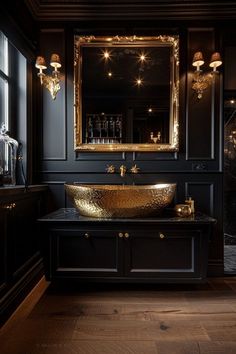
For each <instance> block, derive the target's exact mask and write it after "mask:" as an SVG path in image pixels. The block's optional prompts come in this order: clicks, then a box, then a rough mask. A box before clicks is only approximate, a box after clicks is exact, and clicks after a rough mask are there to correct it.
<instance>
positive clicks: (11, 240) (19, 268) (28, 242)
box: [7, 195, 40, 281]
mask: <svg viewBox="0 0 236 354" xmlns="http://www.w3.org/2000/svg"><path fill="white" fill-rule="evenodd" d="M39 207H40V199H39V197H38V196H36V195H30V196H29V197H27V198H26V197H25V198H22V199H19V198H18V199H17V198H16V199H15V200H14V208H13V209H12V211H11V212H9V213H8V221H7V238H8V269H9V273H10V274H11V277H12V278H13V280H14V281H16V280H18V279H19V278H20V277H21V276H22V275H23V274H25V272H26V271H27V270H28V269H29V268H30V267H31V266H32V265H33V264H34V263H35V261H36V259H38V258H40V254H39V249H40V248H39V241H38V235H37V232H36V219H37V218H38V217H39Z"/></svg>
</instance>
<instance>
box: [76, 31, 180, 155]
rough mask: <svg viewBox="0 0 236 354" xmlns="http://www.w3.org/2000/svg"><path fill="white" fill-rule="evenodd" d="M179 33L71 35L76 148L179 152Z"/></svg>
mask: <svg viewBox="0 0 236 354" xmlns="http://www.w3.org/2000/svg"><path fill="white" fill-rule="evenodd" d="M178 64H179V41H178V37H177V36H172V37H170V36H158V37H136V36H132V37H118V36H116V37H113V38H110V37H109V38H108V37H93V36H90V37H80V36H75V72H74V74H75V149H76V150H86V151H87V150H88V151H89V150H91V151H177V150H178V94H179V78H178V68H179V66H178Z"/></svg>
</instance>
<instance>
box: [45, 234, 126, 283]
mask: <svg viewBox="0 0 236 354" xmlns="http://www.w3.org/2000/svg"><path fill="white" fill-rule="evenodd" d="M50 236H51V238H52V256H53V261H52V264H53V265H52V267H53V269H52V273H54V274H57V275H63V274H64V275H65V274H66V275H67V276H70V275H72V276H74V275H78V276H82V277H83V276H84V277H86V276H105V275H110V276H118V275H120V274H121V261H120V259H119V257H118V253H120V252H118V248H119V247H120V246H119V243H120V242H119V239H118V237H117V235H116V233H114V232H113V231H96V230H84V231H81V230H79V231H76V230H73V231H72V230H53V231H52V232H51V233H50Z"/></svg>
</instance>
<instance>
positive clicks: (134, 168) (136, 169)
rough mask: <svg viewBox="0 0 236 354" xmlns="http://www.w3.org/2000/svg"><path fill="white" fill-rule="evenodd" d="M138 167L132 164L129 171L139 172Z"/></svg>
mask: <svg viewBox="0 0 236 354" xmlns="http://www.w3.org/2000/svg"><path fill="white" fill-rule="evenodd" d="M139 171H140V168H139V167H138V166H137V165H136V164H135V165H134V166H132V167H131V169H130V172H131V173H139Z"/></svg>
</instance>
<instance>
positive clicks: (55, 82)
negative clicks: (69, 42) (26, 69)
mask: <svg viewBox="0 0 236 354" xmlns="http://www.w3.org/2000/svg"><path fill="white" fill-rule="evenodd" d="M50 65H51V66H52V67H53V68H54V69H55V70H53V72H52V75H51V76H49V75H45V74H44V73H43V70H45V69H47V66H46V62H45V59H44V57H42V56H38V57H37V59H36V63H35V67H36V68H37V69H39V73H38V77H39V78H40V83H41V85H44V86H45V87H46V88H47V89H48V90H49V92H50V94H51V96H52V98H53V99H54V100H55V99H56V95H57V92H58V91H59V90H60V78H59V74H60V72H59V70H58V68H60V67H61V61H60V57H59V55H58V54H52V56H51V60H50Z"/></svg>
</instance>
